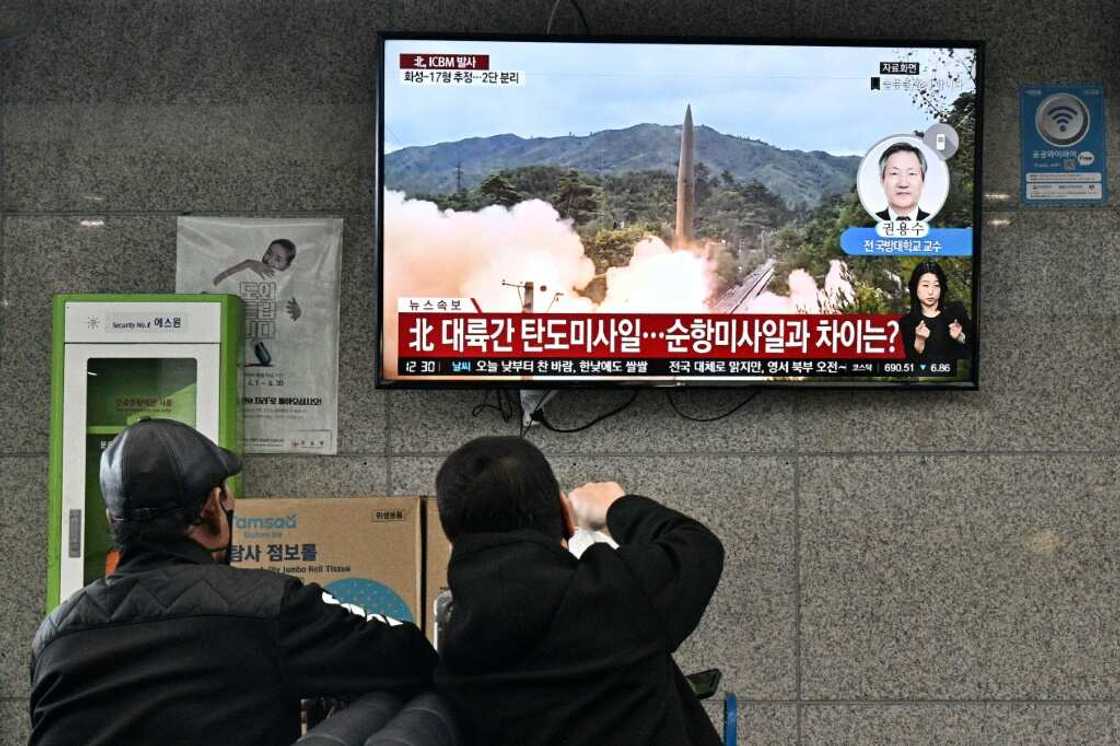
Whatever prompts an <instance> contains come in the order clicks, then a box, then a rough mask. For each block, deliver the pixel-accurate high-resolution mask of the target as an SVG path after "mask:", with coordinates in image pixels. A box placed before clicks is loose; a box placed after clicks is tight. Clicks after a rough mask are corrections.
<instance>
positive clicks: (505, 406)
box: [471, 389, 517, 422]
mask: <svg viewBox="0 0 1120 746" xmlns="http://www.w3.org/2000/svg"><path fill="white" fill-rule="evenodd" d="M490 397H495V401H496V403H491V402H490ZM488 409H493V410H494V411H496V412H497V413H498V414H499V415H500V416H501V418H502V422H509V421H510V420H511V419H513V417H514V415H515V414H517V405H516V403H515V402H514V401H513V395H512V394H510V393H509V392H508V391H507V390H505V389H487V390H486V392H485V393H484V394H483V395H482V401H481V402H479V403H478V404H476V405H475V406H474V408H472V409H471V417H478V416H479V415H481V414H482V413H483V412H485V411H486V410H488Z"/></svg>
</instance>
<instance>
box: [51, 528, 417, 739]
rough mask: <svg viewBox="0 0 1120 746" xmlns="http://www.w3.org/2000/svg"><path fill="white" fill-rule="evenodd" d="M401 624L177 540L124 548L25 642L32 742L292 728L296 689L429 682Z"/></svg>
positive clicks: (347, 691)
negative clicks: (115, 563)
mask: <svg viewBox="0 0 1120 746" xmlns="http://www.w3.org/2000/svg"><path fill="white" fill-rule="evenodd" d="M434 666H435V652H434V651H433V650H432V648H431V646H430V645H429V644H428V642H427V640H426V639H425V638H424V636H423V634H422V633H421V632H420V631H419V630H418V629H417V628H416V627H415V626H413V625H411V624H392V625H391V624H389V623H385V622H383V621H379V620H378V619H371V620H370V621H367V620H366V619H365V618H364V617H362V616H359V615H357V614H355V613H352V612H350V611H348V610H347V609H346V608H343V607H342V606H340V605H339V604H338V602H337V601H334V599H333V598H332V597H331V596H330V595H329V594H325V593H324V592H323V591H322V589H321V588H319V587H318V586H317V585H303V584H302V583H301V582H300V581H299V580H297V579H295V578H293V577H290V576H287V575H280V574H277V573H274V572H269V571H266V570H242V569H236V568H232V567H228V566H225V565H219V564H215V563H214V562H213V561H212V560H211V558H210V555H209V554H208V553H207V552H206V551H205V550H204V549H203V548H202V547H201V546H199V545H197V544H195V543H193V542H190V541H188V540H186V539H184V540H182V541H181V542H178V543H176V544H174V545H172V546H159V547H156V546H142V547H137V548H135V549H130V550H129V551H126V552H125V554H124V556H123V557H122V559H121V564H120V567H119V568H118V569H117V571H116V573H115V574H113V575H111V576H109V577H108V578H105V579H103V580H98V581H96V582H94V583H92V584H90V585H88V586H86V587H85V588H83V589H82V590H81V591H78V592H77V593H75V594H74V595H73V596H72V597H71V598H69V599H67V601H66V602H65V603H63V604H62V605H61V606H60V607H59V608H58V609H56V610H55V611H54V612H53V613H52V614H51V615H50V616H49V617H47V619H46V620H45V621H44V622H43V623H42V625H41V626H40V627H39V631H38V633H37V634H36V635H35V640H34V642H33V644H32V659H31V729H32V730H31V744H32V746H39V745H42V746H48V745H52V746H53V745H54V744H59V745H61V744H67V745H68V746H72V745H73V744H78V743H80V744H83V745H84V746H98V745H105V746H109V745H112V746H132V745H133V744H136V745H137V746H146V745H148V744H204V743H212V744H223V746H233V745H234V744H246V745H248V744H253V745H256V744H260V746H284V745H285V744H290V743H292V742H294V741H295V740H296V739H297V738H298V737H299V699H300V698H301V697H315V696H346V695H354V694H361V693H364V692H368V691H370V690H374V689H383V690H391V691H392V690H395V691H400V692H401V693H402V694H406V695H407V694H408V693H409V692H411V691H413V690H418V689H421V688H424V687H426V686H428V684H429V682H430V681H431V673H432V669H433V667H434Z"/></svg>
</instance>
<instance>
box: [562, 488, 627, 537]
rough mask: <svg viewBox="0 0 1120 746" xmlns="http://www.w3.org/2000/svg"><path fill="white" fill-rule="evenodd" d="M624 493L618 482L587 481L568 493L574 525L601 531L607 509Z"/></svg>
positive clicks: (603, 527)
mask: <svg viewBox="0 0 1120 746" xmlns="http://www.w3.org/2000/svg"><path fill="white" fill-rule="evenodd" d="M625 494H626V490H624V489H622V487H621V486H620V485H619V484H618V482H588V483H587V484H585V485H583V486H582V487H577V488H576V489H574V490H572V491H571V492H569V493H568V501H569V502H570V503H571V506H572V518H573V520H575V523H576V526H577V527H579V528H582V529H585V530H587V531H602V530H603V529H605V528H606V526H607V511H608V510H610V507H611V505H613V504H614V501H615V500H617V499H618V498H620V497H622V496H623V495H625Z"/></svg>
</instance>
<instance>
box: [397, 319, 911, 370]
mask: <svg viewBox="0 0 1120 746" xmlns="http://www.w3.org/2000/svg"><path fill="white" fill-rule="evenodd" d="M899 318H901V317H900V316H899V315H880V314H874V315H873V314H849V315H843V316H841V315H835V314H829V315H825V314H820V315H745V314H743V315H738V314H737V315H720V314H615V313H594V314H570V313H548V314H541V313H486V314H455V313H405V312H402V313H401V314H400V316H399V327H398V331H399V334H398V337H397V339H398V347H397V349H398V354H399V355H400V357H401V358H406V357H408V358H416V357H424V358H460V357H483V356H484V357H487V358H514V357H516V358H569V357H579V358H627V357H629V358H635V359H645V360H661V359H678V360H679V359H728V358H738V359H788V360H796V359H812V360H904V359H905V358H906V351H905V349H904V347H903V344H902V336H901V330H900V328H899V323H898V320H899Z"/></svg>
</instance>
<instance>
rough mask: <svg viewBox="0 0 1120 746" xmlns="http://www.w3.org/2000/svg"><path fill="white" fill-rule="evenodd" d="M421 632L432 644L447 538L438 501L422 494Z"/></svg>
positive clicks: (448, 550) (448, 554) (442, 587)
mask: <svg viewBox="0 0 1120 746" xmlns="http://www.w3.org/2000/svg"><path fill="white" fill-rule="evenodd" d="M424 503H425V509H424V518H425V521H424V634H425V635H427V636H428V640H430V641H431V643H432V644H433V645H435V644H436V635H435V605H436V596H438V595H439V594H440V591H445V590H447V561H448V560H449V559H451V542H450V541H448V539H447V536H446V535H445V534H444V533H443V526H442V525H441V524H440V522H439V504H438V503H437V502H436V499H435V498H434V497H428V498H424Z"/></svg>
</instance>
